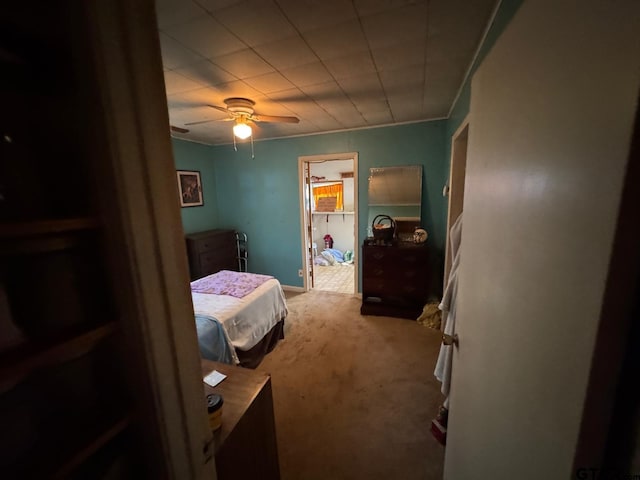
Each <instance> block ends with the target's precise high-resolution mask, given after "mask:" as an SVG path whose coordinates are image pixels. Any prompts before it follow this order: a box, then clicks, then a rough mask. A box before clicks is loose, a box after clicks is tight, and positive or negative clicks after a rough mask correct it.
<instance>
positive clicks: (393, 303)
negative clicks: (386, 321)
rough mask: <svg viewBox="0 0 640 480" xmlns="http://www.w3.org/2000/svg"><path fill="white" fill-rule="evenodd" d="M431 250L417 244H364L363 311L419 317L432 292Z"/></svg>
mask: <svg viewBox="0 0 640 480" xmlns="http://www.w3.org/2000/svg"><path fill="white" fill-rule="evenodd" d="M428 254H429V251H428V249H427V248H425V247H422V246H414V245H409V246H407V245H405V246H378V245H365V246H363V249H362V262H363V263H362V298H363V306H362V308H361V312H362V313H363V314H365V315H371V314H373V315H386V316H396V315H398V316H402V317H404V318H413V319H415V318H417V316H418V314H419V312H421V311H422V308H423V307H424V304H425V303H426V302H427V300H428V296H429V255H428Z"/></svg>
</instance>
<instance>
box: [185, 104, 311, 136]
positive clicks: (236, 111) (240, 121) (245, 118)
mask: <svg viewBox="0 0 640 480" xmlns="http://www.w3.org/2000/svg"><path fill="white" fill-rule="evenodd" d="M224 103H225V105H226V107H219V106H217V105H207V106H208V107H211V108H215V109H216V110H220V111H221V112H224V113H226V114H228V115H229V117H228V118H223V119H211V120H202V121H200V122H190V123H185V126H186V125H199V124H201V123H208V122H215V121H235V122H236V123H235V125H234V126H233V133H234V135H235V136H236V137H238V138H241V139H245V138H248V137H250V136H251V134H252V130H251V126H250V125H249V124H250V123H253V122H265V123H267V122H280V123H298V122H300V119H299V118H298V117H282V116H275V115H263V114H261V113H257V112H256V111H255V110H254V109H253V106H254V105H255V104H256V102H254V101H253V100H249V99H248V98H240V97H231V98H225V100H224Z"/></svg>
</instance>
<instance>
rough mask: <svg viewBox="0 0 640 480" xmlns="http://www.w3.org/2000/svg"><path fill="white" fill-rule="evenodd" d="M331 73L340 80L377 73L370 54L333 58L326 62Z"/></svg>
mask: <svg viewBox="0 0 640 480" xmlns="http://www.w3.org/2000/svg"><path fill="white" fill-rule="evenodd" d="M324 64H325V65H326V67H327V69H328V70H329V72H330V73H331V74H332V75H333V76H334V77H335V78H336V79H338V80H340V79H342V78H345V77H353V76H356V75H362V74H365V73H373V72H375V71H376V69H375V67H374V65H373V61H372V60H371V55H370V54H369V52H365V53H356V54H353V55H347V56H345V57H340V58H333V59H331V60H326V61H325V62H324Z"/></svg>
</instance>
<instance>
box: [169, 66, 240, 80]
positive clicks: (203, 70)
mask: <svg viewBox="0 0 640 480" xmlns="http://www.w3.org/2000/svg"><path fill="white" fill-rule="evenodd" d="M174 71H175V72H177V73H179V74H181V75H184V76H185V77H188V78H191V79H192V80H195V81H197V82H200V83H202V84H203V85H212V86H213V85H219V84H221V83H229V82H232V81H235V80H238V79H237V78H236V77H234V76H233V75H231V74H230V73H229V72H227V71H225V70H223V69H222V68H220V67H219V66H217V65H214V64H213V63H211V61H210V60H201V61H199V62H196V63H192V64H189V65H186V66H185V67H183V68H176V69H175V70H174Z"/></svg>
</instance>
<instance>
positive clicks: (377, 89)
mask: <svg viewBox="0 0 640 480" xmlns="http://www.w3.org/2000/svg"><path fill="white" fill-rule="evenodd" d="M338 84H339V85H340V87H341V88H342V90H344V92H345V93H346V94H347V95H348V96H349V97H351V98H352V99H360V98H364V99H372V98H373V99H383V98H384V91H383V90H382V84H381V83H380V78H379V77H378V74H377V73H367V74H364V75H355V76H353V77H345V78H341V79H340V80H338Z"/></svg>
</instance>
